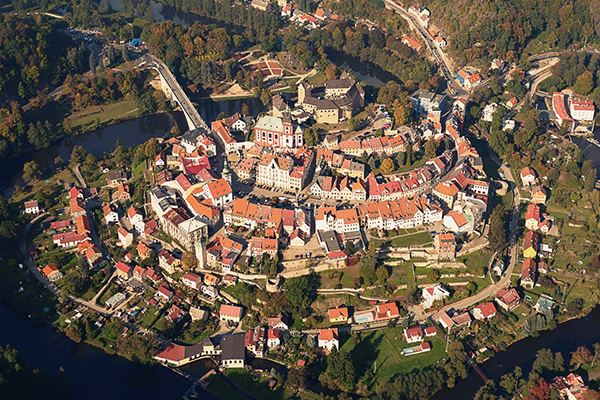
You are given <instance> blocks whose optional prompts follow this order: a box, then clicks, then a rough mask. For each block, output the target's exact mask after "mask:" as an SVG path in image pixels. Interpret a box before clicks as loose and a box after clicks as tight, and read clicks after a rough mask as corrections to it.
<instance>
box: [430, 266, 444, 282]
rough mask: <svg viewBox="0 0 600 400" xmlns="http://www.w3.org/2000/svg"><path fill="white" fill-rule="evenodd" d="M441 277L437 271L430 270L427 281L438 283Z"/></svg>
mask: <svg viewBox="0 0 600 400" xmlns="http://www.w3.org/2000/svg"><path fill="white" fill-rule="evenodd" d="M441 277H442V274H441V273H440V271H439V270H437V269H433V268H429V270H428V271H427V280H428V281H429V282H432V283H433V282H437V281H439V280H440V278H441Z"/></svg>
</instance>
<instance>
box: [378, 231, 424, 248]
mask: <svg viewBox="0 0 600 400" xmlns="http://www.w3.org/2000/svg"><path fill="white" fill-rule="evenodd" d="M371 240H372V241H373V242H374V243H375V246H376V247H406V246H416V245H425V244H430V243H432V242H433V241H432V240H431V236H430V235H429V232H419V233H415V234H413V235H407V236H401V237H397V238H394V239H383V240H382V239H371Z"/></svg>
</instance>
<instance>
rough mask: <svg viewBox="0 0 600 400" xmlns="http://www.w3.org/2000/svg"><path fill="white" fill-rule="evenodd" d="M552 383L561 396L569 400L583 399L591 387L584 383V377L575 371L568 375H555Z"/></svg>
mask: <svg viewBox="0 0 600 400" xmlns="http://www.w3.org/2000/svg"><path fill="white" fill-rule="evenodd" d="M550 385H551V386H552V387H553V388H554V389H556V390H557V391H558V393H559V394H560V397H561V398H563V399H568V400H579V399H582V398H583V397H584V394H585V392H587V391H588V389H589V388H588V387H587V386H586V385H585V384H584V382H583V378H582V377H581V376H580V375H577V374H575V373H573V372H572V373H570V374H569V375H567V376H566V377H565V376H555V377H554V378H552V381H551V383H550ZM592 398H593V396H592Z"/></svg>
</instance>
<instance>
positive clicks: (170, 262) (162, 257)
mask: <svg viewBox="0 0 600 400" xmlns="http://www.w3.org/2000/svg"><path fill="white" fill-rule="evenodd" d="M179 265H181V261H180V260H179V259H178V258H175V257H173V255H172V254H171V253H170V252H168V251H167V250H165V249H162V250H161V251H160V252H159V253H158V266H159V267H160V268H161V269H163V270H165V271H166V272H167V273H168V274H169V275H173V274H174V273H175V268H177V267H179Z"/></svg>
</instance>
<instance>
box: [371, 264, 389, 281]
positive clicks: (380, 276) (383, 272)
mask: <svg viewBox="0 0 600 400" xmlns="http://www.w3.org/2000/svg"><path fill="white" fill-rule="evenodd" d="M375 275H377V280H378V281H379V282H381V283H386V282H387V280H388V278H389V277H390V273H389V271H388V269H387V268H386V267H385V265H380V266H379V267H377V269H376V270H375Z"/></svg>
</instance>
